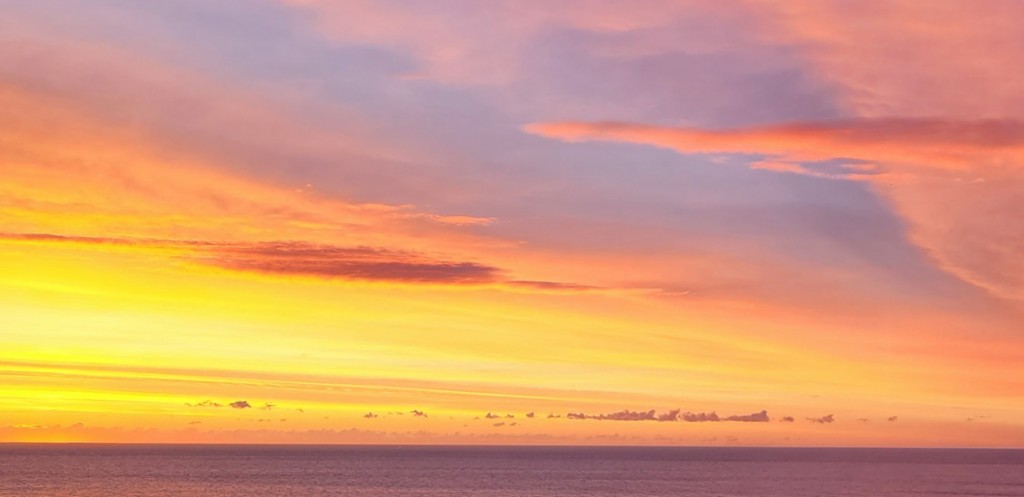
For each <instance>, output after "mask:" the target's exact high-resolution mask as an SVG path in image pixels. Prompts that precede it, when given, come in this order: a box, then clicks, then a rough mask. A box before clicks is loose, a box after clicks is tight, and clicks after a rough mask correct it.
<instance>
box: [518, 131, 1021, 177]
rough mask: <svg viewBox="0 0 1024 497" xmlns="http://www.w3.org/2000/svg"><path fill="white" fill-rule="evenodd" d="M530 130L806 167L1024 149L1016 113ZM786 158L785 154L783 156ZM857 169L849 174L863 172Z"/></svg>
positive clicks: (916, 161)
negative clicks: (1011, 116) (763, 158)
mask: <svg viewBox="0 0 1024 497" xmlns="http://www.w3.org/2000/svg"><path fill="white" fill-rule="evenodd" d="M524 129H525V130H526V131H527V132H529V133H533V134H537V135H540V136H544V137H548V138H555V139H560V140H564V141H569V142H584V141H617V142H628V143H639V144H645V145H653V146H657V147H663V148H669V149H672V150H675V151H677V152H680V153H684V154H722V153H726V154H756V155H763V156H767V157H770V158H772V160H769V161H755V162H754V163H753V164H754V167H757V168H761V169H768V170H774V171H779V172H796V173H801V172H803V169H802V168H800V167H799V166H798V165H794V164H793V163H800V162H815V161H827V160H832V159H843V158H845V159H857V160H862V161H884V162H887V163H895V164H902V165H905V166H913V167H916V168H928V169H933V168H934V169H941V170H962V169H964V168H966V167H968V166H970V165H971V164H972V163H974V162H975V161H976V160H977V158H978V156H979V155H981V156H985V157H989V158H990V159H989V160H991V157H992V156H993V155H995V156H996V157H1016V158H1020V157H1021V156H1022V155H1024V122H1021V121H1015V120H995V119H991V120H952V119H897V118H879V119H847V120H835V121H821V122H798V123H789V124H778V125H772V126H757V127H748V128H731V129H703V128H694V127H664V126H650V125H644V124H635V123H622V122H551V123H537V124H531V125H528V126H526V127H525V128H524ZM779 161H782V162H779ZM863 174H864V172H852V173H849V174H848V176H850V177H854V176H857V175H863Z"/></svg>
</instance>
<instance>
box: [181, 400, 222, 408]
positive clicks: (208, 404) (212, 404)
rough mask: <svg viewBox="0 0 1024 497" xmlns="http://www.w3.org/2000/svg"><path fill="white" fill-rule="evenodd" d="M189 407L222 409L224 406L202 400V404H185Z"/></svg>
mask: <svg viewBox="0 0 1024 497" xmlns="http://www.w3.org/2000/svg"><path fill="white" fill-rule="evenodd" d="M185 405H186V406H189V407H224V404H221V403H218V402H214V401H212V400H204V401H202V402H196V403H195V404H189V403H187V402H186V403H185Z"/></svg>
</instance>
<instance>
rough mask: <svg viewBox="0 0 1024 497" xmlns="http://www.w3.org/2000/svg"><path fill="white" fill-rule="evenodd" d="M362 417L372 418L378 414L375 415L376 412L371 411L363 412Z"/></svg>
mask: <svg viewBox="0 0 1024 497" xmlns="http://www.w3.org/2000/svg"><path fill="white" fill-rule="evenodd" d="M363 417H364V418H366V419H373V418H377V417H379V416H377V415H376V414H374V413H372V412H368V413H366V414H363Z"/></svg>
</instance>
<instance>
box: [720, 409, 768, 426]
mask: <svg viewBox="0 0 1024 497" xmlns="http://www.w3.org/2000/svg"><path fill="white" fill-rule="evenodd" d="M771 420H772V419H771V418H770V417H768V411H761V412H755V413H753V414H745V415H733V416H729V417H727V418H725V421H738V422H741V423H767V422H769V421H771Z"/></svg>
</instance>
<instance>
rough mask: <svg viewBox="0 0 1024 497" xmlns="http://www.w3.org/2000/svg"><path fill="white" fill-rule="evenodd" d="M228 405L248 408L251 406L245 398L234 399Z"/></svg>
mask: <svg viewBox="0 0 1024 497" xmlns="http://www.w3.org/2000/svg"><path fill="white" fill-rule="evenodd" d="M228 405H229V406H231V407H233V408H235V409H248V408H250V407H252V406H251V405H249V401H247V400H236V401H234V402H232V403H230V404H228Z"/></svg>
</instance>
